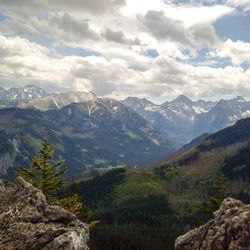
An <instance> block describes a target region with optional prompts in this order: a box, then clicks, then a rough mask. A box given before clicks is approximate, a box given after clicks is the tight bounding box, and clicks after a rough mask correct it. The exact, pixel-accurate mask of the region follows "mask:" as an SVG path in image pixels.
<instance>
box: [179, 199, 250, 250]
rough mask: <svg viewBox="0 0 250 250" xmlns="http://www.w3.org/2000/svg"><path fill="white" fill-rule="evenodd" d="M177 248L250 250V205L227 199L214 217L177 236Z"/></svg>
mask: <svg viewBox="0 0 250 250" xmlns="http://www.w3.org/2000/svg"><path fill="white" fill-rule="evenodd" d="M175 249H176V250H206V249H211V250H224V249H227V250H249V249H250V205H245V204H243V203H242V202H241V201H238V200H235V199H232V198H228V199H225V200H224V201H223V202H222V204H221V207H220V209H219V210H217V211H216V212H215V213H214V219H212V220H210V221H209V222H208V223H206V224H205V225H203V226H201V227H199V228H196V229H194V230H192V231H189V232H188V233H186V234H185V235H182V236H180V237H178V238H177V240H176V242H175Z"/></svg>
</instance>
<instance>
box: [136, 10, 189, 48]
mask: <svg viewBox="0 0 250 250" xmlns="http://www.w3.org/2000/svg"><path fill="white" fill-rule="evenodd" d="M138 19H139V20H140V21H141V23H142V24H143V25H144V27H145V29H146V31H148V32H150V33H151V34H152V35H153V36H154V37H155V38H156V39H160V40H169V41H172V42H175V43H179V44H181V45H184V46H185V47H193V46H194V45H193V44H192V42H191V41H190V40H189V38H188V36H187V34H186V30H185V27H184V25H183V23H182V22H181V21H178V20H174V19H171V18H168V17H167V16H165V13H164V12H163V11H152V10H151V11H148V12H147V13H146V14H145V15H144V16H140V15H139V16H138Z"/></svg>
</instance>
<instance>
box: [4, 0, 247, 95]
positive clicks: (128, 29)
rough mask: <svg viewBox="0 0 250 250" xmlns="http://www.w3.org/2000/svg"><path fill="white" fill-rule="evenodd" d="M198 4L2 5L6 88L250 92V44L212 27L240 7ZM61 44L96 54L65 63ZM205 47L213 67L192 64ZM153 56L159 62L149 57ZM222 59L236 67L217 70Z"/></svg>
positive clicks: (55, 1)
mask: <svg viewBox="0 0 250 250" xmlns="http://www.w3.org/2000/svg"><path fill="white" fill-rule="evenodd" d="M194 2H195V1H193V3H192V4H185V5H184V4H178V5H176V4H174V3H173V1H171V2H169V3H168V4H166V3H164V1H163V0H155V1H151V0H127V1H126V3H125V0H115V1H112V0H72V1H66V0H52V1H40V0H27V1H21V0H13V1H9V0H2V1H0V9H2V11H4V14H5V15H7V18H6V19H4V20H3V21H0V31H1V32H2V33H0V34H1V35H0V54H1V59H2V60H1V65H0V82H1V84H2V83H3V84H4V86H11V85H12V86H13V85H15V84H20V85H23V84H25V83H28V82H39V84H40V85H43V86H48V85H50V86H53V88H52V89H64V90H66V89H72V88H76V89H82V90H83V89H84V90H92V91H94V92H96V93H97V94H98V95H106V96H113V97H114V96H120V97H124V96H127V95H138V96H161V95H162V96H163V95H169V96H173V95H176V94H180V93H184V94H187V95H190V96H209V95H210V96H211V95H213V94H214V93H216V94H217V95H222V94H227V93H229V92H230V93H239V94H240V93H243V90H244V93H247V91H248V92H250V86H249V87H246V86H248V85H249V80H250V70H244V69H243V68H242V67H240V65H242V63H245V62H249V54H250V53H249V51H250V48H249V43H243V42H241V41H237V42H234V41H231V40H226V41H223V40H221V39H220V38H219V37H218V35H217V34H216V30H215V28H214V26H213V22H215V21H216V20H218V19H219V18H221V17H223V16H225V15H228V14H230V13H232V12H233V11H234V5H232V4H231V7H230V6H223V5H218V4H216V3H214V4H213V5H211V6H204V5H202V4H195V3H194ZM21 3H22V4H21ZM51 40H52V41H53V42H50V41H51ZM34 41H36V42H34ZM38 41H42V42H43V43H42V44H43V45H39V44H38ZM55 44H60V45H61V46H62V49H63V46H64V45H67V47H68V48H69V50H70V49H72V50H74V49H75V48H76V47H77V48H83V49H85V50H86V49H87V50H92V51H95V52H96V53H95V55H92V56H85V57H84V56H78V55H74V56H63V55H61V54H60V53H59V52H58V51H56V46H55ZM204 47H205V48H206V49H207V50H208V51H209V52H210V58H206V59H204V60H208V61H207V62H206V64H207V65H202V63H200V66H197V65H198V64H197V65H196V66H194V65H190V64H188V61H189V60H188V59H190V58H191V57H192V59H195V58H196V56H197V57H199V50H200V49H202V48H204ZM150 51H151V52H152V51H154V52H155V55H153V56H152V57H150V56H147V55H148V54H150ZM66 54H67V53H66ZM74 54H75V53H74ZM158 54H159V55H158ZM97 55H98V56H97ZM218 58H219V59H224V58H230V59H231V60H232V62H233V65H234V66H228V67H224V68H215V65H216V60H217V59H218ZM209 62H210V63H209ZM204 63H205V61H204ZM209 65H211V66H209Z"/></svg>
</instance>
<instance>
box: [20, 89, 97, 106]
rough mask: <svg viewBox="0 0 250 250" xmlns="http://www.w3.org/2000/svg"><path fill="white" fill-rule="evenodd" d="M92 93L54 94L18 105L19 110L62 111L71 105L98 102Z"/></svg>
mask: <svg viewBox="0 0 250 250" xmlns="http://www.w3.org/2000/svg"><path fill="white" fill-rule="evenodd" d="M97 99H98V98H97V97H96V96H95V94H94V93H92V92H66V93H52V94H50V95H47V96H46V97H44V98H38V99H35V100H31V101H30V100H26V101H23V102H20V103H19V104H18V107H19V108H36V109H39V110H50V109H61V108H63V107H65V106H67V105H69V104H71V103H80V102H86V101H97Z"/></svg>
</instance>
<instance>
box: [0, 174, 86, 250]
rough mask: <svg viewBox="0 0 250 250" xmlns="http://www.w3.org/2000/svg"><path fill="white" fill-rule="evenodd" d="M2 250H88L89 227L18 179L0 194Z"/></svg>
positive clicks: (0, 246) (0, 244)
mask: <svg viewBox="0 0 250 250" xmlns="http://www.w3.org/2000/svg"><path fill="white" fill-rule="evenodd" d="M0 201H1V203H0V249H1V250H12V249H13V250H14V249H15V250H16V249H18V250H31V249H37V250H38V249H44V250H54V249H55V250H58V249H60V250H66V249H67V250H88V249H89V248H88V246H87V241H88V239H89V230H88V226H87V225H86V224H84V223H82V222H80V221H79V220H78V219H77V218H76V217H75V216H74V215H73V214H71V213H69V212H67V211H66V210H64V209H63V208H60V207H58V206H50V205H48V203H47V201H46V198H45V196H44V194H43V193H42V192H41V191H40V190H39V189H37V188H35V187H33V186H32V185H31V184H29V183H27V182H26V181H24V180H23V179H22V178H21V177H18V178H17V179H16V181H15V182H14V183H12V184H11V185H10V186H8V187H7V188H6V190H5V191H4V192H1V193H0Z"/></svg>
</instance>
